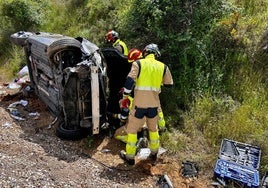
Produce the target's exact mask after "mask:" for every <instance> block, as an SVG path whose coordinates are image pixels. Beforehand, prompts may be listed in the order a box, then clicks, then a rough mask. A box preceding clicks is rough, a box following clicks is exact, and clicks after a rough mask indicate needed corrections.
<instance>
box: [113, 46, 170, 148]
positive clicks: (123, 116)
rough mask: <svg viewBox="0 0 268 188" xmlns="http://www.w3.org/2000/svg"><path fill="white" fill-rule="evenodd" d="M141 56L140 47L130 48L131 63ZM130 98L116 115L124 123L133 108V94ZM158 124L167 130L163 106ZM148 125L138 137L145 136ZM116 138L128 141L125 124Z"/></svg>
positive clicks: (129, 60)
mask: <svg viewBox="0 0 268 188" xmlns="http://www.w3.org/2000/svg"><path fill="white" fill-rule="evenodd" d="M141 58H143V56H142V52H141V51H140V50H139V49H136V48H132V49H131V50H129V53H128V62H129V63H132V62H134V61H136V60H138V59H141ZM122 94H123V93H122ZM128 99H129V100H125V101H124V103H120V109H121V114H118V115H116V117H117V118H119V119H120V120H121V122H122V124H126V123H127V118H128V116H129V110H130V109H131V106H132V101H133V96H130V95H129V96H128ZM157 124H158V128H159V130H165V119H164V115H163V112H162V109H161V106H159V108H158V122H157ZM146 127H147V125H146V124H145V125H144V126H143V127H142V128H141V129H142V130H141V131H139V132H138V138H143V136H144V135H143V134H144V132H143V131H144V130H145V129H146ZM143 128H144V129H143ZM114 138H115V139H117V140H120V141H122V142H125V143H126V141H127V132H126V126H125V125H123V126H121V127H119V128H118V129H117V130H116V132H115V134H114Z"/></svg>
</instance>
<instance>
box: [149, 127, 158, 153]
mask: <svg viewBox="0 0 268 188" xmlns="http://www.w3.org/2000/svg"><path fill="white" fill-rule="evenodd" d="M149 139H150V145H149V147H150V150H151V153H152V154H156V153H158V149H159V145H160V144H159V134H158V132H150V131H149Z"/></svg>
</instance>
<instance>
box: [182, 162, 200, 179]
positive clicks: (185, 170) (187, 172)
mask: <svg viewBox="0 0 268 188" xmlns="http://www.w3.org/2000/svg"><path fill="white" fill-rule="evenodd" d="M182 176H183V177H185V178H194V177H197V176H198V167H197V164H196V163H195V162H192V161H183V162H182Z"/></svg>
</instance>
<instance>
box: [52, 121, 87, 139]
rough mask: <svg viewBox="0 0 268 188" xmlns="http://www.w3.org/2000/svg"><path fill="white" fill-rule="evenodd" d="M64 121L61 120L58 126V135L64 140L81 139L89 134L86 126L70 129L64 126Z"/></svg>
mask: <svg viewBox="0 0 268 188" xmlns="http://www.w3.org/2000/svg"><path fill="white" fill-rule="evenodd" d="M63 125H64V122H60V123H59V125H58V126H57V128H56V135H57V137H59V138H60V139H63V140H73V141H75V140H81V139H83V138H85V137H86V136H87V135H89V133H88V132H89V130H86V129H84V128H81V129H76V130H69V129H65V128H64V126H63Z"/></svg>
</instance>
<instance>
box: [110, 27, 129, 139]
mask: <svg viewBox="0 0 268 188" xmlns="http://www.w3.org/2000/svg"><path fill="white" fill-rule="evenodd" d="M105 40H106V41H107V42H108V43H111V44H112V46H113V48H115V49H116V50H117V51H118V52H119V53H120V55H121V54H122V55H124V56H125V59H124V60H125V61H123V60H121V59H113V61H108V62H107V76H108V78H109V79H108V87H109V96H108V99H107V101H108V103H107V118H108V122H109V127H110V129H109V131H110V133H109V134H110V136H112V135H113V134H114V131H115V130H116V129H117V128H118V127H119V124H120V121H119V120H118V119H115V118H114V117H113V114H118V113H120V108H119V104H118V103H119V100H120V99H121V96H120V94H119V91H120V89H121V88H122V87H123V86H124V82H125V80H126V76H127V74H128V72H129V70H130V68H131V64H129V63H128V62H127V58H126V57H127V55H128V48H127V45H126V44H125V42H123V41H122V40H120V38H119V34H118V33H117V32H116V31H114V30H109V31H108V32H107V33H106V35H105Z"/></svg>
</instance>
